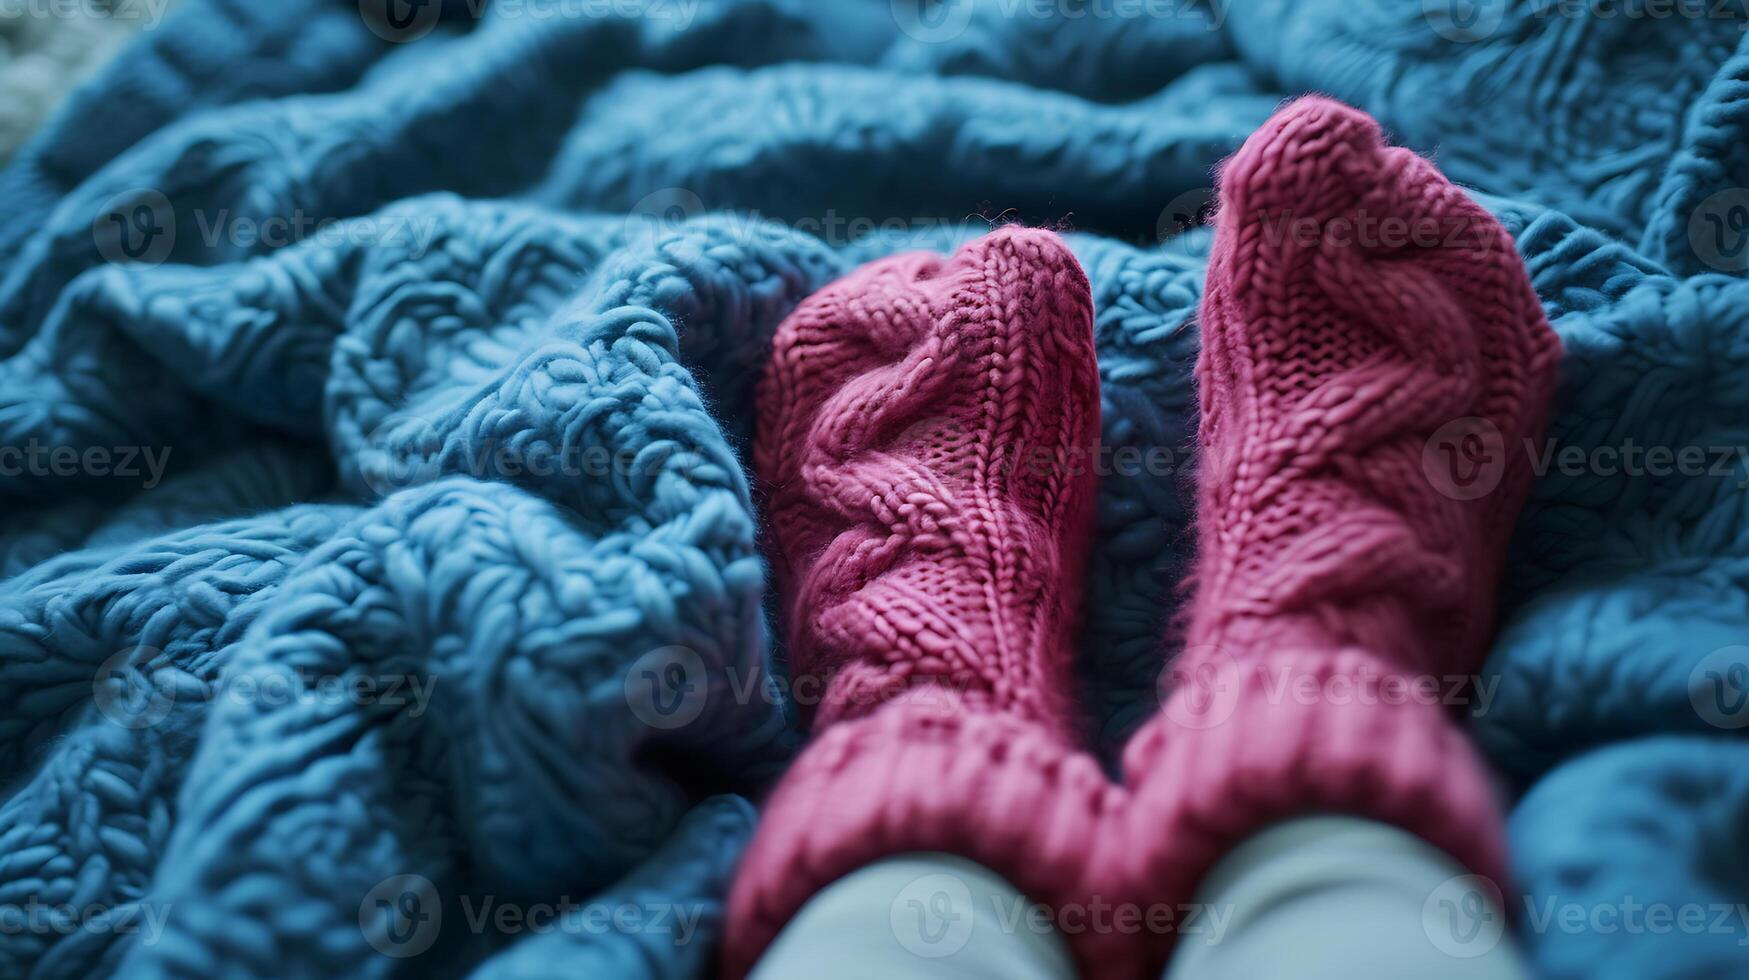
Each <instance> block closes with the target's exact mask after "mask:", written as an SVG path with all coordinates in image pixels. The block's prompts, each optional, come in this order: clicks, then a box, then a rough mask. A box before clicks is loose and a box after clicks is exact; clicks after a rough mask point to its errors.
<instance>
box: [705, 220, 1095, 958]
mask: <svg viewBox="0 0 1749 980" xmlns="http://www.w3.org/2000/svg"><path fill="white" fill-rule="evenodd" d="M1092 316H1093V311H1092V303H1091V300H1090V298H1089V292H1088V286H1087V279H1086V277H1085V276H1084V275H1083V274H1082V272H1081V269H1080V267H1079V266H1078V265H1077V264H1076V263H1075V260H1074V258H1073V257H1072V256H1071V255H1070V254H1069V252H1068V250H1067V249H1066V248H1065V247H1064V246H1063V244H1062V242H1061V241H1060V240H1059V239H1058V238H1057V237H1056V236H1055V235H1052V234H1050V233H1048V232H1042V231H1035V230H1026V229H1014V228H1010V229H1004V230H1001V231H997V232H994V233H992V234H990V235H988V236H986V237H984V238H982V239H979V240H978V241H976V242H973V243H971V244H969V245H967V246H965V247H964V248H962V249H961V250H960V251H959V252H958V253H957V254H955V255H954V256H953V257H952V258H951V259H947V258H942V257H940V256H935V255H906V256H899V257H895V258H892V259H889V260H886V261H883V262H878V263H875V264H873V265H870V266H867V267H865V268H863V269H862V270H860V271H858V272H857V273H855V274H853V275H851V276H849V277H847V278H845V279H842V280H840V281H838V282H837V283H834V284H833V285H832V286H830V287H828V288H827V289H825V290H823V291H821V292H820V293H818V294H816V295H814V296H813V297H811V298H809V299H808V300H807V301H806V302H804V303H803V304H802V305H801V306H800V307H798V308H797V309H796V311H795V312H794V313H793V314H791V316H790V317H789V319H788V320H786V321H785V322H784V323H783V325H782V326H781V327H780V328H779V330H778V333H777V337H776V338H775V340H774V342H773V350H772V354H771V359H770V361H769V363H768V366H767V370H766V374H765V377H764V378H763V380H762V382H761V387H760V390H759V419H758V422H759V430H758V433H757V436H756V440H755V445H754V462H755V467H756V469H757V470H758V475H759V478H760V481H761V483H762V485H763V487H764V490H765V492H766V494H767V502H766V509H765V512H766V516H767V519H768V525H769V532H770V538H771V543H772V547H771V549H770V551H771V555H772V560H773V564H774V566H775V572H776V579H777V582H778V587H779V594H780V595H781V596H783V597H784V607H783V609H782V611H781V618H782V627H783V630H784V634H785V636H786V637H787V649H788V653H789V660H790V673H791V677H792V681H793V682H794V683H795V684H796V685H797V690H798V691H799V690H804V689H807V687H806V686H805V685H812V684H818V685H819V686H820V688H821V689H822V690H823V697H821V698H820V700H819V702H818V705H817V708H814V709H813V710H812V714H813V717H812V719H811V721H812V725H813V728H814V731H815V733H816V735H817V736H818V737H817V740H816V741H815V742H814V744H813V745H812V746H810V747H809V748H808V750H807V751H806V752H804V753H803V755H802V757H801V758H800V759H799V760H798V761H797V762H796V763H795V765H794V766H793V767H792V768H791V769H790V771H789V772H788V773H787V774H786V776H785V777H784V779H783V781H782V783H781V784H780V785H779V787H778V788H777V790H776V792H775V794H774V795H773V797H772V799H771V800H770V802H769V803H768V805H767V806H766V807H765V812H764V815H763V817H762V819H761V822H760V826H759V831H758V834H757V836H756V839H755V841H754V843H753V845H752V847H751V849H750V850H749V852H748V854H747V856H746V858H745V860H744V861H743V863H742V867H741V871H740V874H739V877H738V879H737V881H736V884H735V889H734V892H733V894H732V896H731V900H730V913H729V914H730V924H729V940H728V950H727V965H728V969H729V972H730V973H731V974H732V975H738V974H740V973H742V972H744V971H745V970H746V969H747V968H748V967H749V966H751V964H752V962H753V960H754V958H755V957H756V956H757V955H758V954H759V952H760V950H761V949H763V948H764V947H765V945H766V944H767V943H768V942H770V940H771V938H772V937H773V936H774V935H775V934H776V932H777V931H778V929H779V928H781V927H782V926H783V924H784V923H785V922H786V921H787V920H788V919H789V917H790V916H791V915H792V914H794V913H795V911H796V910H797V909H798V908H799V907H800V906H801V905H802V904H803V903H804V902H805V901H806V900H807V899H808V898H809V896H811V895H812V894H813V893H814V892H815V891H817V890H819V889H820V888H821V887H823V886H824V885H826V884H828V883H830V882H832V881H833V880H835V879H837V878H839V877H841V876H843V875H845V874H848V873H850V872H852V871H854V870H856V869H857V868H859V867H862V866H864V865H866V864H868V863H870V862H872V861H876V860H879V859H881V858H885V857H892V856H896V855H899V854H904V853H907V852H919V851H942V852H948V853H952V854H956V855H959V856H962V857H965V858H968V859H970V860H973V861H977V862H980V863H982V864H985V865H987V866H988V867H990V868H991V869H993V870H994V871H996V872H997V873H998V874H1001V875H1003V876H1005V877H1006V878H1007V879H1008V880H1009V881H1011V882H1013V883H1014V884H1015V885H1016V886H1017V887H1018V888H1020V889H1021V890H1022V891H1023V892H1025V893H1026V894H1027V895H1028V896H1029V897H1030V898H1031V899H1032V900H1034V901H1037V902H1041V903H1044V904H1046V905H1051V904H1053V901H1054V900H1056V899H1058V898H1060V897H1067V896H1076V895H1079V894H1080V886H1081V885H1082V884H1083V883H1084V882H1085V881H1086V880H1088V877H1089V876H1090V875H1091V871H1090V868H1091V867H1092V866H1093V864H1094V863H1095V862H1096V861H1097V859H1098V857H1097V855H1095V854H1093V853H1092V850H1093V848H1094V846H1096V845H1097V844H1098V843H1099V842H1098V841H1097V840H1093V841H1091V842H1090V838H1091V837H1094V836H1095V834H1094V825H1095V824H1096V823H1097V822H1099V821H1100V820H1101V818H1102V816H1103V815H1104V814H1105V813H1106V811H1107V810H1108V809H1109V807H1110V804H1111V799H1112V796H1111V794H1112V793H1113V792H1114V790H1113V788H1112V787H1111V786H1110V784H1109V783H1108V781H1107V780H1106V779H1105V778H1104V776H1103V774H1102V773H1101V772H1100V771H1099V769H1098V767H1097V765H1096V764H1095V763H1094V762H1093V761H1092V760H1091V758H1089V757H1088V756H1086V755H1085V754H1083V753H1080V752H1078V751H1076V750H1074V749H1072V748H1071V747H1070V744H1071V741H1072V737H1071V732H1072V730H1073V729H1074V719H1073V717H1072V709H1071V706H1070V693H1071V679H1070V666H1071V662H1072V659H1073V655H1072V647H1071V644H1070V642H1069V639H1070V634H1071V631H1072V629H1073V627H1074V621H1075V618H1076V614H1077V605H1078V596H1079V590H1080V578H1081V569H1082V566H1083V563H1084V560H1085V553H1086V549H1087V544H1088V539H1089V535H1090V533H1091V527H1090V522H1091V509H1092V504H1093V489H1094V487H1093V472H1092V468H1091V466H1090V465H1089V463H1090V460H1089V457H1088V455H1087V453H1088V451H1089V450H1091V449H1092V447H1093V446H1094V443H1095V441H1096V440H1097V438H1098V431H1099V419H1098V414H1099V392H1098V374H1097V369H1096V367H1095V364H1094V355H1093V333H1092ZM804 710H808V708H807V707H806V706H804Z"/></svg>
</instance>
